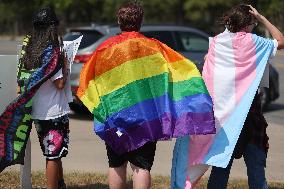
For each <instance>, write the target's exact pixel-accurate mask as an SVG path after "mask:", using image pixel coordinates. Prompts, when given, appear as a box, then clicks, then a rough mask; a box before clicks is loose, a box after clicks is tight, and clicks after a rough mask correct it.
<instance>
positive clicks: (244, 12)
mask: <svg viewBox="0 0 284 189" xmlns="http://www.w3.org/2000/svg"><path fill="white" fill-rule="evenodd" d="M249 10H250V7H249V6H248V5H246V4H239V5H236V6H234V7H232V8H231V9H230V10H228V11H227V12H226V13H225V14H224V15H223V17H222V18H221V19H220V23H221V24H223V25H225V26H226V28H227V29H228V30H229V31H230V32H233V33H236V32H239V31H241V30H242V29H244V28H245V27H246V26H249V25H251V24H252V22H253V21H254V17H253V15H252V14H251V13H250V12H249Z"/></svg>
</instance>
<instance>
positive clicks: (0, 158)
mask: <svg viewBox="0 0 284 189" xmlns="http://www.w3.org/2000/svg"><path fill="white" fill-rule="evenodd" d="M28 42H29V37H26V38H25V39H24V44H23V51H22V55H23V54H24V53H25V51H24V48H25V47H26V45H27V43H28ZM58 55H59V48H54V47H52V45H51V44H50V45H48V46H47V47H46V48H45V50H44V52H43V54H42V66H41V67H40V68H37V69H34V70H32V71H28V70H25V69H24V68H23V66H22V63H21V61H20V62H19V66H18V69H19V70H18V72H19V73H18V82H19V84H20V85H21V89H20V91H21V94H20V95H19V96H18V97H17V98H16V99H15V100H14V101H12V102H11V103H10V104H9V105H8V106H7V108H6V109H5V111H4V112H3V113H2V114H1V115H0V172H2V171H3V170H4V169H5V168H6V167H8V166H10V165H14V164H24V157H25V149H26V143H27V140H28V138H29V135H30V131H31V128H32V119H31V111H32V98H33V96H34V95H35V93H36V91H37V90H38V89H39V87H40V86H41V85H42V84H43V83H44V82H45V81H46V80H47V79H49V78H50V77H52V76H53V75H54V74H55V73H56V72H57V71H58V70H59V69H60V68H61V66H62V65H61V64H59V63H58V58H59V56H58Z"/></svg>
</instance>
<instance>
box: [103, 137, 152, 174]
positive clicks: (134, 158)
mask: <svg viewBox="0 0 284 189" xmlns="http://www.w3.org/2000/svg"><path fill="white" fill-rule="evenodd" d="M156 144H157V142H147V143H146V144H144V145H143V146H142V147H140V148H138V149H136V150H133V151H131V152H127V153H125V154H122V155H118V154H117V153H115V152H114V151H113V150H112V149H111V147H109V146H108V145H107V144H106V150H107V156H108V163H109V167H111V168H115V167H120V166H122V165H123V164H124V163H126V162H127V161H129V162H130V163H132V164H133V165H135V166H136V167H139V168H141V169H145V170H148V171H150V170H151V168H152V165H153V162H154V157H155V152H156Z"/></svg>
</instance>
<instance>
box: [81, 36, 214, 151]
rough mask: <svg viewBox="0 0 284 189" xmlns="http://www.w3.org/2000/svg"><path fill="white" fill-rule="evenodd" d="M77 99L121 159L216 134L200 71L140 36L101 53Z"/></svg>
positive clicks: (110, 43)
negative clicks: (151, 146)
mask: <svg viewBox="0 0 284 189" xmlns="http://www.w3.org/2000/svg"><path fill="white" fill-rule="evenodd" d="M77 95H78V97H79V98H80V100H81V101H82V102H83V103H84V104H85V105H86V107H87V108H88V109H89V110H90V111H91V112H92V113H93V114H94V118H95V123H94V124H95V129H94V130H95V132H96V133H97V134H98V135H99V136H100V137H101V138H102V139H103V140H105V142H106V143H107V144H108V145H110V147H111V148H112V149H113V150H115V151H116V152H117V153H119V154H121V153H125V152H129V151H133V150H135V149H137V148H139V147H141V146H142V145H143V144H145V143H146V142H148V141H157V140H167V139H170V138H172V137H182V136H185V135H205V134H211V133H214V132H215V128H214V116H213V110H212V100H211V97H210V96H209V94H208V91H207V89H206V86H205V84H204V81H203V79H202V77H201V75H200V73H199V71H198V70H197V68H196V66H195V65H194V64H193V63H192V62H191V61H189V60H188V59H185V58H184V57H183V56H181V55H180V54H178V53H177V52H175V51H174V50H172V49H171V48H169V47H168V46H166V45H165V44H163V43H161V42H159V41H157V40H155V39H149V38H146V37H145V36H143V35H142V34H139V33H137V32H124V33H122V34H120V35H117V36H114V37H111V38H110V39H108V40H107V41H105V42H104V43H103V44H101V45H100V46H99V47H98V48H97V50H96V51H95V52H94V54H93V56H92V58H91V59H90V60H89V61H88V62H87V63H86V64H85V65H84V67H83V70H82V72H81V76H80V86H79V89H78V93H77Z"/></svg>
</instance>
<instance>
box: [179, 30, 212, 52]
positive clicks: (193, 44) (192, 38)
mask: <svg viewBox="0 0 284 189" xmlns="http://www.w3.org/2000/svg"><path fill="white" fill-rule="evenodd" d="M176 36H177V42H178V49H179V50H180V51H199V52H204V51H207V50H208V46H209V42H208V39H207V38H205V37H203V36H201V35H198V34H196V33H191V32H176Z"/></svg>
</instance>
